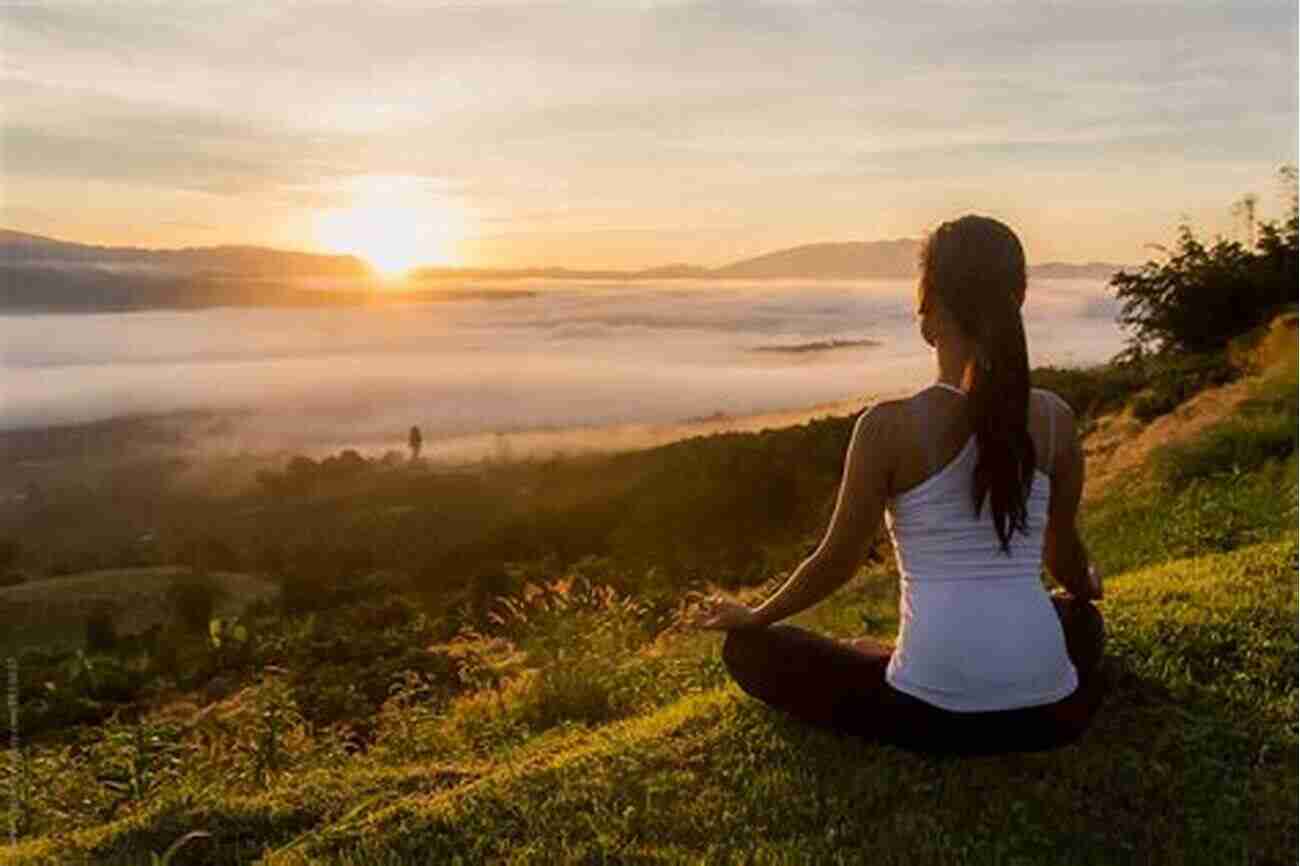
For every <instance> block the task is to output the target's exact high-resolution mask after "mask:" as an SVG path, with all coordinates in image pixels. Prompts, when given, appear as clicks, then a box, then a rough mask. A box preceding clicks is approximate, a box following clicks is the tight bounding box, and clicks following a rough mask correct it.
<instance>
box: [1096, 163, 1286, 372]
mask: <svg viewBox="0 0 1300 866" xmlns="http://www.w3.org/2000/svg"><path fill="white" fill-rule="evenodd" d="M1279 174H1280V175H1281V177H1282V178H1283V180H1284V181H1286V182H1288V183H1289V188H1290V190H1292V192H1291V193H1290V194H1289V197H1290V201H1289V202H1288V204H1289V205H1290V214H1289V218H1288V220H1287V221H1286V222H1285V223H1284V224H1282V225H1280V226H1279V225H1277V224H1276V223H1272V222H1262V223H1259V224H1258V226H1257V228H1258V237H1257V238H1255V242H1254V244H1253V246H1254V251H1252V249H1251V248H1250V247H1247V246H1244V245H1242V244H1241V243H1239V242H1237V241H1228V240H1225V239H1224V238H1217V239H1216V240H1215V242H1214V243H1213V244H1212V245H1210V246H1206V245H1205V244H1203V243H1202V242H1201V241H1200V240H1198V239H1197V238H1196V235H1195V234H1194V233H1193V232H1192V229H1191V227H1190V226H1188V225H1186V224H1183V225H1180V226H1179V228H1178V244H1177V246H1176V247H1175V249H1174V250H1172V251H1171V250H1168V249H1166V248H1164V247H1158V249H1160V250H1161V251H1162V252H1164V253H1165V254H1166V256H1167V260H1166V261H1164V262H1157V261H1148V262H1147V263H1146V264H1145V265H1143V266H1142V267H1141V268H1140V269H1138V271H1137V272H1136V273H1128V272H1125V271H1121V272H1119V273H1117V274H1115V276H1113V277H1112V278H1111V281H1110V284H1111V286H1112V287H1113V288H1114V289H1115V294H1116V296H1117V297H1118V298H1119V300H1120V301H1122V302H1123V307H1122V309H1121V312H1120V316H1119V320H1120V324H1121V325H1122V326H1124V327H1125V328H1127V329H1129V330H1130V331H1131V332H1132V336H1131V337H1130V338H1129V348H1128V351H1127V353H1126V354H1128V355H1129V356H1130V357H1131V358H1136V357H1141V356H1143V355H1144V354H1148V353H1151V352H1153V351H1154V352H1156V353H1167V352H1188V353H1196V352H1210V351H1214V350H1216V349H1220V348H1222V347H1223V346H1224V345H1226V344H1227V342H1228V341H1229V340H1231V339H1232V338H1233V337H1236V336H1237V335H1239V334H1242V333H1245V332H1246V331H1249V330H1250V329H1251V328H1254V327H1255V326H1257V325H1259V324H1261V323H1262V322H1264V321H1265V320H1267V319H1268V318H1269V316H1271V315H1272V314H1273V313H1274V312H1275V311H1276V310H1278V309H1279V308H1280V307H1282V306H1285V305H1287V304H1294V303H1295V301H1296V207H1295V201H1296V199H1295V195H1294V192H1293V190H1294V188H1295V186H1294V179H1295V176H1296V175H1295V169H1294V167H1291V166H1284V167H1283V168H1282V169H1281V171H1280V172H1279ZM1241 201H1242V203H1239V205H1238V207H1239V208H1240V209H1241V210H1242V212H1243V213H1244V215H1245V217H1246V218H1247V219H1248V220H1249V221H1250V224H1251V229H1250V233H1251V234H1252V235H1254V234H1255V223H1254V198H1253V197H1252V196H1246V197H1245V198H1243V199H1242V200H1241ZM1246 203H1248V204H1246Z"/></svg>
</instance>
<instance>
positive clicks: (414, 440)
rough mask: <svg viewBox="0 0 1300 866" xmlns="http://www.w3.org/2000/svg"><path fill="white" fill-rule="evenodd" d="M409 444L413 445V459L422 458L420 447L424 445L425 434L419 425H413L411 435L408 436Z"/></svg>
mask: <svg viewBox="0 0 1300 866" xmlns="http://www.w3.org/2000/svg"><path fill="white" fill-rule="evenodd" d="M407 444H408V445H410V446H411V459H412V460H419V459H420V449H421V448H423V447H424V436H423V435H421V433H420V428H419V427H418V426H413V427H411V435H410V436H409V437H408V438H407Z"/></svg>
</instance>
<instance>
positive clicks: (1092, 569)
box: [1088, 563, 1104, 599]
mask: <svg viewBox="0 0 1300 866" xmlns="http://www.w3.org/2000/svg"><path fill="white" fill-rule="evenodd" d="M1102 597H1104V593H1103V590H1102V586H1101V572H1100V571H1099V570H1098V569H1097V566H1096V564H1095V563H1090V564H1089V565H1088V598H1089V599H1099V598H1102Z"/></svg>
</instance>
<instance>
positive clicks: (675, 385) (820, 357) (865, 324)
mask: <svg viewBox="0 0 1300 866" xmlns="http://www.w3.org/2000/svg"><path fill="white" fill-rule="evenodd" d="M524 282H527V288H529V289H534V290H536V291H537V293H536V294H535V295H533V296H531V297H510V298H502V299H493V298H483V297H481V296H480V297H476V298H474V299H470V300H464V301H459V302H452V303H437V304H418V305H416V304H413V305H409V306H380V307H351V308H349V307H339V308H312V309H260V308H219V309H209V310H201V311H149V312H132V313H116V314H87V315H11V316H3V317H0V346H3V349H2V350H0V351H2V352H3V368H4V378H5V383H4V389H3V391H4V393H3V400H4V413H3V422H2V424H0V426H2V427H3V428H4V429H6V430H15V429H23V428H39V427H47V426H51V425H66V424H82V423H87V422H92V421H96V420H100V419H105V418H111V417H117V416H123V415H137V414H158V413H173V412H180V411H187V410H189V411H193V410H202V411H208V410H211V411H215V412H229V413H230V415H229V416H228V417H227V418H225V419H224V420H223V422H222V423H221V424H204V425H195V426H193V427H192V428H191V429H190V431H189V432H190V435H189V436H187V437H186V440H187V447H189V448H191V449H196V450H199V451H203V452H206V453H209V454H214V455H221V454H224V455H234V454H239V453H245V452H247V453H304V454H312V455H319V454H324V453H327V452H333V451H337V450H340V449H343V448H355V449H357V450H359V451H361V452H363V453H369V454H375V455H377V454H382V453H383V452H385V451H388V450H404V449H405V447H406V437H407V431H408V430H409V428H410V427H411V426H412V425H419V426H420V428H421V430H422V432H423V435H424V440H425V446H424V453H425V455H426V456H427V457H428V458H429V459H431V460H434V461H453V462H455V461H463V460H475V459H478V458H481V457H485V456H491V457H502V456H511V457H521V456H525V455H530V454H546V453H551V452H556V451H560V452H564V453H573V452H576V451H582V450H593V449H599V450H604V449H623V448H633V447H641V446H645V445H651V444H658V443H660V442H664V441H670V440H672V439H675V438H680V437H681V436H684V435H693V434H694V433H700V432H711V431H713V430H718V429H757V428H758V427H761V426H780V425H781V424H784V423H798V422H799V421H801V420H805V419H806V418H808V417H813V416H814V415H816V414H826V413H827V412H831V411H834V412H837V413H847V412H851V411H854V410H855V409H856V408H858V407H860V406H862V405H863V404H865V403H866V402H869V401H870V400H872V399H877V398H879V397H882V396H886V395H889V394H893V393H898V392H902V391H906V390H908V389H911V388H914V387H917V386H919V385H921V384H923V383H924V382H925V381H927V379H928V378H929V377H931V376H932V375H933V359H932V356H931V350H930V349H929V347H928V346H926V345H925V344H924V343H923V342H922V341H921V339H920V337H919V336H918V335H917V332H916V326H915V322H914V319H913V307H914V303H915V300H914V299H915V290H914V286H913V284H912V283H911V282H910V281H906V280H866V281H806V282H798V281H781V282H780V283H779V284H778V283H774V282H755V283H741V282H737V281H705V280H699V281H688V280H681V281H673V282H671V283H666V284H660V285H657V286H649V285H646V284H634V285H629V284H627V283H602V282H592V281H586V282H578V281H564V282H560V281H516V282H515V283H514V284H513V285H512V287H513V288H521V287H523V285H522V283H524ZM466 288H482V287H479V286H472V287H471V286H467V287H466ZM1116 310H1117V308H1116V305H1115V303H1114V301H1113V299H1112V298H1111V297H1110V296H1109V294H1108V292H1107V290H1106V287H1105V286H1104V284H1102V283H1101V282H1100V281H1095V280H1043V281H1039V282H1037V283H1034V284H1032V285H1031V286H1030V291H1029V299H1028V301H1027V303H1026V307H1025V315H1026V325H1027V328H1028V332H1029V339H1030V354H1031V359H1032V362H1033V363H1034V364H1047V363H1052V364H1083V363H1093V362H1096V361H1101V360H1105V359H1106V358H1109V357H1110V356H1111V355H1113V354H1114V353H1115V352H1116V351H1118V349H1119V348H1120V347H1121V344H1122V337H1121V334H1120V332H1119V330H1118V328H1117V325H1116V323H1115V314H1116ZM772 413H779V414H772ZM756 415H757V416H764V417H760V418H750V416H756ZM745 418H749V420H741V419H745Z"/></svg>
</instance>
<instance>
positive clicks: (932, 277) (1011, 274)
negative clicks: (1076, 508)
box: [920, 214, 1037, 555]
mask: <svg viewBox="0 0 1300 866" xmlns="http://www.w3.org/2000/svg"><path fill="white" fill-rule="evenodd" d="M920 295H921V305H922V309H926V308H927V307H926V305H927V304H928V303H929V302H930V301H931V299H938V300H940V301H942V302H943V305H944V306H945V307H946V308H947V310H948V311H949V312H950V313H951V314H952V316H953V318H955V319H956V321H957V324H958V326H959V327H960V328H961V329H962V331H963V332H964V333H965V334H966V335H967V336H968V337H969V338H970V339H971V340H972V341H973V342H974V343H975V363H974V365H973V369H972V379H971V385H970V393H969V397H968V406H969V409H970V420H971V427H972V428H973V429H974V431H975V440H976V442H977V444H978V445H979V460H978V461H977V462H976V464H975V477H974V482H975V483H974V485H973V487H974V505H975V516H976V517H978V516H979V515H980V512H981V510H982V506H983V502H984V498H985V495H986V494H987V496H988V499H989V505H990V510H991V511H992V512H993V526H994V529H996V530H997V534H998V541H999V542H1000V543H1001V546H1002V550H1003V551H1004V552H1005V553H1007V554H1008V555H1010V553H1011V535H1012V533H1013V532H1015V531H1019V532H1021V533H1022V534H1024V533H1027V532H1028V529H1027V527H1026V525H1025V524H1026V518H1027V516H1028V507H1027V502H1028V499H1029V490H1030V487H1031V486H1032V484H1033V481H1034V467H1035V465H1036V463H1037V455H1036V454H1035V453H1034V441H1033V440H1032V439H1031V438H1030V437H1029V351H1028V348H1027V347H1026V345H1025V325H1024V321H1023V320H1022V319H1021V317H1020V304H1021V302H1022V301H1023V300H1024V297H1025V251H1024V248H1023V247H1022V246H1021V245H1020V239H1019V238H1017V237H1016V234H1015V232H1013V231H1012V230H1011V229H1010V228H1008V227H1007V226H1006V225H1005V224H1003V223H1001V222H999V221H997V220H995V219H991V218H989V217H982V216H975V215H973V214H972V215H968V216H964V217H962V218H960V219H957V220H953V221H951V222H946V223H944V224H943V225H941V226H939V227H938V228H937V229H935V230H934V232H932V233H931V234H930V236H929V237H928V238H927V239H926V242H925V244H924V246H923V247H922V248H921V286H920Z"/></svg>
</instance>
